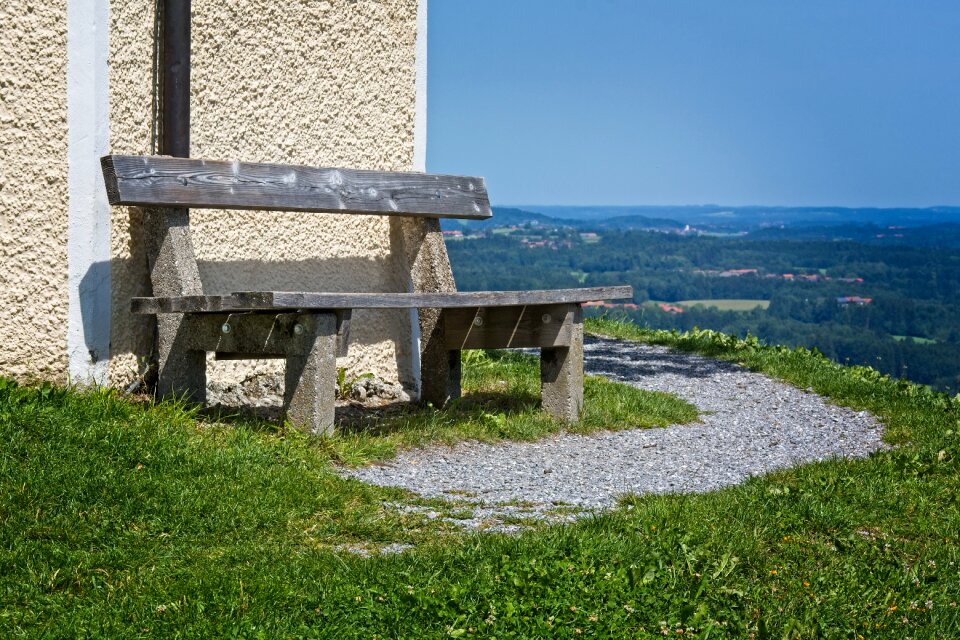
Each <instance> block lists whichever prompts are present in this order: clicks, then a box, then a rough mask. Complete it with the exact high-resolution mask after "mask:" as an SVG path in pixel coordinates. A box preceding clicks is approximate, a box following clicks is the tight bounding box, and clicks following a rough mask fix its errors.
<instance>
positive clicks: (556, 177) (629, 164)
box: [427, 0, 960, 207]
mask: <svg viewBox="0 0 960 640" xmlns="http://www.w3.org/2000/svg"><path fill="white" fill-rule="evenodd" d="M428 33H429V40H428V43H429V53H428V62H429V69H428V134H427V168H428V170H430V171H433V172H442V173H460V174H471V175H481V176H484V177H486V178H487V185H488V187H489V189H490V194H491V199H492V200H493V202H494V203H495V204H608V205H631V204H706V203H717V204H730V205H743V204H770V205H777V204H778V205H827V204H832V205H843V206H881V207H893V206H932V205H960V0H912V1H908V0H903V1H896V2H894V1H889V0H858V1H851V0H829V1H823V0H803V1H802V2H801V1H794V2H787V1H781V0H729V1H728V0H723V1H719V0H660V1H657V2H651V1H645V0H549V1H547V0H513V1H504V0H475V1H468V0H430V3H429V32H428Z"/></svg>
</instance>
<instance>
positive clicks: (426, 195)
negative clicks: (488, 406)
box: [102, 155, 632, 433]
mask: <svg viewBox="0 0 960 640" xmlns="http://www.w3.org/2000/svg"><path fill="white" fill-rule="evenodd" d="M102 169H103V175H104V180H105V184H106V188H107V194H108V198H109V200H110V203H111V204H112V205H139V206H143V207H146V209H145V215H144V225H143V227H144V243H145V247H146V252H147V257H148V261H149V268H150V279H151V283H152V286H153V294H154V296H155V297H149V298H134V299H133V301H132V310H133V312H134V313H140V314H151V315H154V314H155V315H156V316H157V322H158V359H159V363H158V364H159V381H158V387H157V393H158V395H160V396H169V395H178V396H186V397H188V398H189V399H191V400H194V401H197V402H203V401H204V400H205V396H206V354H207V352H213V353H215V354H216V356H217V357H218V358H226V359H248V358H254V359H255V358H285V359H286V373H285V391H284V410H285V412H286V415H287V418H288V420H290V421H291V422H292V423H294V424H296V425H297V426H299V427H302V428H306V429H308V430H309V431H311V432H313V433H328V432H330V431H331V430H332V429H333V423H334V394H335V387H336V375H337V367H336V357H337V356H338V355H346V353H347V348H348V342H349V326H350V316H351V311H352V310H353V309H374V308H376V309H384V308H417V309H419V310H421V318H420V323H421V327H420V328H421V334H422V339H423V345H422V353H421V357H422V360H423V362H424V365H423V366H422V367H421V371H422V383H421V398H422V399H424V400H428V401H431V402H433V403H434V404H436V405H438V406H442V405H443V404H445V403H446V402H447V401H448V400H450V399H453V398H457V397H459V396H460V351H461V350H463V349H488V348H518V347H538V348H540V354H541V355H540V379H541V386H542V393H541V397H542V404H543V408H544V410H545V411H547V412H548V413H550V414H551V415H553V416H556V417H557V418H559V419H561V420H565V421H576V420H577V419H578V416H579V413H580V410H581V408H582V405H583V315H582V310H581V304H582V303H583V302H587V301H590V300H601V299H618V298H629V297H631V296H632V290H631V288H630V287H626V286H621V287H595V288H582V289H558V290H547V291H476V292H414V293H316V292H284V291H251V292H239V293H232V294H229V295H204V294H203V288H202V285H201V283H200V276H199V269H198V266H197V262H196V258H195V256H194V252H193V243H192V240H191V236H190V225H189V209H188V207H192V208H218V209H223V208H226V209H229V208H236V209H260V210H286V211H305V212H315V213H323V212H327V213H357V214H379V215H389V216H418V217H425V218H429V219H431V220H434V221H435V219H436V218H441V217H460V218H473V219H483V218H489V217H490V216H491V215H492V214H491V211H490V204H489V201H488V198H487V191H486V186H485V184H484V181H483V179H481V178H467V177H457V176H440V175H431V174H424V173H389V172H376V171H356V170H348V169H329V168H315V167H302V166H290V165H276V164H254V163H240V162H224V161H213V160H201V159H190V158H174V157H168V156H120V155H112V156H105V157H104V158H103V159H102ZM436 236H437V237H439V233H437V234H436ZM440 241H441V242H442V240H440ZM431 310H437V311H433V312H431ZM431 313H432V315H431ZM425 320H426V321H425Z"/></svg>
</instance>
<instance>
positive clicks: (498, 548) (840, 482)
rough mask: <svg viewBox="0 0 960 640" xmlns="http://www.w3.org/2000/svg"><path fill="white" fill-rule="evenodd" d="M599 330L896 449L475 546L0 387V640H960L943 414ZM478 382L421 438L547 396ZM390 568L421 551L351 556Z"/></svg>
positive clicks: (152, 415)
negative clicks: (833, 413) (764, 382)
mask: <svg viewBox="0 0 960 640" xmlns="http://www.w3.org/2000/svg"><path fill="white" fill-rule="evenodd" d="M589 327H590V328H591V329H592V330H595V331H600V332H603V333H607V334H618V335H621V336H623V337H629V338H640V339H643V340H646V341H650V342H656V343H659V344H665V345H668V346H671V347H674V348H683V349H688V350H695V351H698V352H701V353H707V354H709V355H712V356H714V357H720V358H725V359H729V360H733V361H737V362H741V363H743V364H744V365H745V366H749V367H751V368H754V369H757V370H761V371H764V372H766V373H768V374H770V375H777V376H780V377H783V378H785V379H787V380H788V381H790V382H792V383H793V384H797V385H799V386H802V387H804V388H807V387H812V388H814V389H816V390H817V391H818V392H820V393H825V394H829V395H831V397H832V398H833V400H834V401H835V402H839V403H841V404H845V405H848V406H851V407H854V408H856V409H858V410H869V411H872V412H874V413H876V414H877V415H878V416H879V417H880V419H881V420H882V421H883V422H884V424H885V425H886V428H887V432H888V438H887V439H888V441H890V442H894V443H897V445H898V446H897V447H896V448H894V449H892V450H890V451H884V452H879V453H876V454H874V455H872V456H871V457H870V458H868V459H864V460H857V461H839V460H838V461H828V462H822V463H817V464H812V465H805V466H802V467H799V468H796V469H791V470H785V471H781V472H777V473H774V474H770V475H767V476H764V477H761V478H755V479H752V480H749V481H748V482H746V483H744V484H743V485H740V486H736V487H730V488H727V489H724V490H721V491H716V492H712V493H709V494H704V495H689V496H681V495H674V496H625V497H624V498H623V500H622V502H621V506H620V507H619V508H618V509H616V510H614V511H612V512H610V513H607V514H605V515H601V516H598V517H595V518H587V519H585V520H581V521H579V522H578V523H576V524H574V525H570V526H554V527H548V528H541V529H538V530H534V531H530V532H528V533H525V534H523V535H519V536H504V535H498V534H466V533H463V532H462V531H461V530H460V529H459V528H457V527H456V526H455V525H452V524H450V523H449V522H447V521H446V520H445V519H444V518H434V519H431V518H430V517H428V516H426V515H423V512H422V511H411V512H404V511H402V510H398V509H396V508H392V507H391V506H390V505H391V504H396V503H399V504H411V503H415V502H416V503H424V502H428V503H429V504H431V505H432V507H435V508H436V509H437V510H442V509H443V507H442V506H441V505H440V504H439V503H435V502H430V501H421V500H417V499H415V498H414V497H413V496H410V495H408V494H406V493H405V492H403V491H399V490H392V489H381V488H376V487H371V486H368V485H364V484H361V483H359V482H356V481H351V480H344V479H342V478H340V477H339V476H337V475H336V473H334V470H333V465H332V463H331V452H330V451H329V450H328V447H330V446H331V444H330V443H331V442H333V440H327V441H316V440H312V439H310V438H307V437H305V436H302V435H300V434H297V433H295V432H292V431H287V430H283V429H280V430H278V429H267V428H265V427H264V425H263V424H262V423H257V422H253V421H251V422H243V421H241V422H239V423H237V424H233V425H230V426H225V425H218V424H213V423H210V422H206V421H204V420H202V419H198V417H197V416H196V415H195V414H194V413H192V412H191V411H189V410H187V409H186V408H184V407H182V406H179V405H176V404H169V403H163V404H158V405H150V404H145V405H136V404H132V403H130V402H129V401H127V400H126V399H125V398H123V397H121V396H119V395H118V394H116V393H112V392H106V391H97V392H82V393H77V392H68V391H64V390H62V389H57V388H51V387H27V388H24V387H16V386H14V385H12V384H11V383H8V382H0V442H2V445H0V637H11V638H15V637H78V636H81V637H123V638H135V637H197V638H209V637H267V638H287V637H329V638H349V637H360V638H372V637H381V638H394V637H416V638H422V637H425V638H443V637H474V636H483V637H494V636H495V637H498V638H508V637H511V638H531V637H612V638H622V637H639V638H654V637H659V638H662V637H666V636H669V637H694V638H751V637H752V638H758V639H759V638H778V639H779V638H815V637H823V638H860V637H862V638H897V639H901V638H907V637H911V638H954V637H958V636H960V613H958V605H957V600H958V599H960V571H958V563H960V552H958V546H957V538H958V535H960V501H958V498H957V496H958V495H960V435H958V431H960V429H958V410H960V405H958V402H957V401H955V400H953V399H950V398H947V397H946V396H943V395H938V394H934V393H932V392H930V391H929V390H927V389H925V388H923V387H918V386H916V385H910V384H908V383H904V382H899V381H893V380H890V379H889V378H886V377H885V376H881V375H880V374H877V373H876V372H875V371H872V370H870V369H866V368H852V369H848V368H844V367H842V366H840V365H837V364H835V363H832V362H830V361H828V360H827V359H825V358H823V357H821V356H819V355H817V354H816V353H813V352H810V351H807V350H804V349H796V350H793V349H784V348H779V347H764V346H762V345H759V344H757V343H756V341H750V340H748V341H740V340H736V339H735V338H730V337H727V336H723V335H721V334H716V333H713V332H694V333H691V334H672V333H668V332H645V331H642V330H640V329H637V328H635V327H632V326H628V325H623V324H617V323H611V322H598V323H591V324H590V325H589ZM496 358H497V356H493V360H496ZM475 365H483V363H480V362H476V363H468V368H470V367H473V368H474V369H475V370H474V371H468V374H467V383H468V384H467V388H468V389H470V390H471V391H470V393H468V394H467V396H466V399H465V402H464V403H463V405H462V406H461V407H459V408H457V409H455V410H454V411H452V412H450V413H448V414H446V417H443V412H440V411H438V412H436V413H437V415H438V416H439V417H436V418H434V417H431V418H429V419H430V420H434V419H436V420H441V419H443V420H448V421H450V422H451V423H452V424H454V425H456V424H458V423H459V421H460V418H459V417H457V416H458V415H460V414H458V413H457V412H465V413H464V415H467V416H470V415H473V414H471V412H474V411H475V412H478V415H479V414H482V413H483V412H486V413H488V414H490V415H500V414H502V415H508V414H510V412H511V411H517V412H519V414H523V412H524V411H526V408H525V407H526V406H527V405H528V404H529V405H535V400H536V395H535V388H536V387H535V383H536V380H535V377H534V379H533V381H532V382H531V380H530V379H529V375H528V379H526V381H525V379H524V377H523V375H521V376H519V378H517V379H516V380H507V377H505V376H503V375H501V374H500V373H501V372H503V371H501V372H497V367H499V366H500V365H499V364H496V363H494V364H492V365H491V366H490V370H489V371H486V370H484V366H475ZM504 366H506V367H513V366H514V364H513V362H512V361H511V360H510V359H509V358H508V359H507V360H506V361H504ZM517 366H520V367H523V366H527V365H524V364H523V363H519V364H518V365H517ZM530 366H531V367H532V366H533V365H530ZM533 371H535V369H533ZM514 373H515V372H514ZM524 375H527V374H524ZM501 380H503V381H504V383H505V385H506V386H504V384H501ZM531 384H532V385H533V386H530V385H531ZM591 384H592V383H591ZM524 389H526V391H524ZM508 392H509V393H508ZM592 393H596V392H592ZM471 394H474V395H475V396H476V397H474V398H473V399H471ZM485 394H489V395H485ZM514 394H516V395H514ZM524 394H526V395H524ZM593 397H594V398H598V397H600V396H597V395H594V396H593ZM518 398H519V399H518ZM524 398H525V399H524ZM471 402H476V403H477V406H476V407H473V408H471V407H470V403H471ZM490 402H492V403H493V404H484V403H490ZM514 402H516V403H517V406H516V407H512V405H511V403H514ZM588 408H589V401H588ZM609 410H610V411H620V410H619V409H617V410H614V409H609ZM404 419H406V418H404ZM477 419H478V420H481V421H483V420H485V419H484V418H477ZM588 419H589V418H588ZM597 419H598V420H600V418H597ZM496 421H497V420H496V419H494V420H493V422H494V423H495V422H496ZM488 422H489V421H488ZM494 426H495V430H494V431H492V432H490V433H488V436H489V437H494V438H496V437H508V436H509V437H513V432H512V431H503V427H501V426H498V425H494ZM453 428H454V429H458V428H460V427H457V426H454V427H453ZM489 428H493V427H489ZM526 428H527V427H522V428H521V427H517V428H516V429H517V432H519V433H525V429H526ZM588 428H589V427H588ZM399 429H401V426H400V425H397V426H396V428H395V429H394V431H395V430H399ZM444 429H445V427H443V428H441V427H437V430H436V431H429V432H428V435H427V436H423V437H422V438H421V436H417V437H414V438H411V440H410V442H416V441H420V440H421V439H422V440H423V441H433V440H434V439H440V440H442V438H443V437H445V436H443V433H446V432H445V431H444ZM464 429H466V428H464ZM467 432H468V431H467V430H465V431H463V432H460V433H461V434H465V433H467ZM351 437H356V438H361V437H367V438H369V439H370V440H369V441H370V442H373V440H374V439H375V438H378V437H389V436H380V435H376V434H373V433H371V434H367V435H366V436H362V434H355V435H354V436H351ZM457 437H459V436H457ZM406 443H407V441H405V440H403V439H397V440H396V441H394V442H393V444H391V445H390V446H391V447H395V446H405V444H406ZM371 446H372V445H371ZM384 455H386V454H384ZM359 457H360V458H362V457H363V456H359ZM668 471H669V470H667V469H665V470H664V472H665V473H666V472H668ZM463 498H465V499H466V498H469V496H463ZM463 508H464V507H463V506H462V505H460V506H458V505H452V506H450V507H448V508H447V511H446V513H447V514H450V515H458V516H459V515H465V514H462V513H461V510H462V509H463ZM394 543H403V544H413V545H414V547H413V548H412V549H411V550H410V551H407V552H405V553H402V554H400V555H397V556H382V555H374V556H373V557H371V558H362V557H358V556H356V555H354V554H351V553H348V552H346V551H344V550H343V549H344V548H345V547H344V546H343V545H348V546H350V547H352V548H364V549H369V550H372V551H376V550H377V549H378V548H382V547H383V546H384V545H387V544H394ZM681 630H682V633H681Z"/></svg>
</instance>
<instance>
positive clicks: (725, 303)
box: [672, 298, 770, 311]
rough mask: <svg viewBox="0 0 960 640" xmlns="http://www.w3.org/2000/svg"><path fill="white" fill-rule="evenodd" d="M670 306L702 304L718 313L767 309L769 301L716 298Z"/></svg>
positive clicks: (685, 301) (686, 301)
mask: <svg viewBox="0 0 960 640" xmlns="http://www.w3.org/2000/svg"><path fill="white" fill-rule="evenodd" d="M672 304H676V305H679V306H681V307H693V306H696V305H698V304H702V305H703V306H705V307H715V308H717V309H719V310H720V311H751V310H752V309H756V308H757V307H760V308H761V309H767V308H769V307H770V301H769V300H741V299H735V298H718V299H716V300H680V301H679V302H674V303H672Z"/></svg>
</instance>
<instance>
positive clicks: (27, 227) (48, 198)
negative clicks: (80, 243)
mask: <svg viewBox="0 0 960 640" xmlns="http://www.w3.org/2000/svg"><path fill="white" fill-rule="evenodd" d="M66 67H67V10H66V2H65V0H50V1H48V2H3V3H2V4H0V151H2V153H0V336H3V343H2V347H0V373H2V374H4V375H13V376H17V377H21V378H48V379H60V380H62V379H63V377H64V376H65V372H66V363H67V347H66V332H67V320H66V318H67V126H66V124H67V115H66V114H67V96H66V93H67V77H66Z"/></svg>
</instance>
